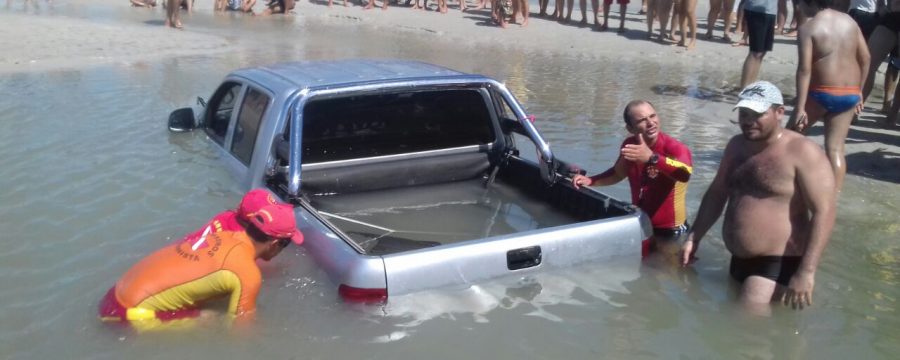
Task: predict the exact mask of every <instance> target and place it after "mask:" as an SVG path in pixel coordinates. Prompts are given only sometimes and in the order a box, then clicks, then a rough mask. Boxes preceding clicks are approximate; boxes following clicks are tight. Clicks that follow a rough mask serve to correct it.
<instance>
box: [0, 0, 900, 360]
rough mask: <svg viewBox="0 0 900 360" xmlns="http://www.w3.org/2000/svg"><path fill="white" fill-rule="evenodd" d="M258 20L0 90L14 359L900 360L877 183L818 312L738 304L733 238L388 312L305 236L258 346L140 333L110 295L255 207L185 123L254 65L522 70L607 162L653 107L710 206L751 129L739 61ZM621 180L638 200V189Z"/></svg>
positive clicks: (293, 251)
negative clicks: (517, 45)
mask: <svg viewBox="0 0 900 360" xmlns="http://www.w3.org/2000/svg"><path fill="white" fill-rule="evenodd" d="M34 2H37V1H32V3H34ZM43 4H44V3H41V6H44V5H43ZM7 6H9V2H7ZM16 6H18V5H13V9H14V10H13V11H15V8H16ZM27 6H29V7H30V6H33V4H30V5H27ZM26 9H28V8H26ZM84 9H85V8H83V7H72V8H71V9H70V7H66V10H65V11H67V12H69V13H74V14H75V16H98V17H101V18H102V17H104V16H106V18H105V19H106V21H113V20H111V19H112V18H115V17H114V16H119V14H118V13H116V14H115V15H111V14H110V12H121V13H122V14H123V15H122V16H123V17H125V18H128V17H146V16H147V15H146V14H144V13H140V14H138V13H135V12H130V11H125V10H121V9H120V10H103V11H98V12H96V13H94V12H91V11H85V10H84ZM89 14H99V15H89ZM104 14H105V15H104ZM248 18H249V17H233V18H232V17H213V16H202V15H197V16H195V17H194V18H193V19H191V20H192V22H191V24H192V25H196V27H195V28H196V29H197V31H209V32H215V33H222V34H224V35H225V36H227V37H229V38H231V39H233V41H235V42H240V43H241V44H242V46H240V47H238V48H239V49H240V50H238V51H234V52H229V53H222V54H212V55H203V56H191V57H182V58H177V59H165V60H159V61H141V62H137V63H134V64H131V65H123V66H105V67H98V68H94V69H87V70H80V71H54V72H49V73H42V74H41V73H34V74H10V75H6V76H4V77H2V78H0V87H2V88H4V89H14V91H10V92H8V93H7V94H5V96H4V97H2V98H0V125H2V126H3V128H4V131H2V132H0V153H2V154H4V156H2V157H0V172H2V176H0V188H2V189H3V191H2V192H0V201H2V205H3V206H0V231H2V233H3V238H2V239H3V240H2V242H3V245H4V246H3V247H0V281H2V284H4V285H3V287H0V299H3V300H4V301H3V303H2V304H0V349H3V352H2V354H3V357H9V358H35V359H40V358H87V357H89V358H111V359H120V358H128V357H138V358H147V357H159V356H165V357H171V358H187V357H190V358H199V359H204V358H208V359H215V358H222V357H225V358H250V357H254V358H256V357H262V356H267V357H273V358H288V357H298V356H300V357H307V358H359V357H365V358H371V357H376V358H424V357H427V358H451V357H452V358H511V357H517V358H518V357H525V358H674V357H684V358H734V357H754V358H755V357H760V358H843V357H856V358H893V357H894V356H893V355H894V354H896V353H897V352H898V351H900V345H898V343H897V342H896V335H895V331H896V329H897V328H900V320H898V316H897V311H896V309H897V299H898V298H900V290H898V287H897V279H898V276H900V266H898V260H897V259H898V256H900V255H898V252H900V248H898V246H897V245H896V244H895V243H894V242H895V241H896V238H897V236H896V234H897V232H898V228H897V225H896V224H895V221H894V220H895V219H896V214H897V208H896V205H895V204H896V197H897V195H896V188H895V185H894V184H889V185H886V184H885V183H881V182H875V181H873V180H872V179H868V178H865V177H852V178H848V181H847V184H845V188H844V193H843V194H842V197H841V207H840V209H841V210H840V211H841V214H840V219H839V224H838V226H837V227H836V230H835V234H834V237H833V240H832V243H831V244H830V245H829V249H828V251H826V253H825V257H824V258H823V260H822V265H821V268H820V271H819V275H818V279H817V280H818V281H817V284H818V286H817V294H816V296H817V298H816V301H817V305H816V306H814V307H813V308H811V309H807V310H804V311H803V312H800V313H798V312H793V311H791V310H788V309H783V308H780V307H776V308H774V309H773V310H774V315H773V316H772V317H770V318H756V317H749V318H748V317H744V316H742V315H741V312H740V311H739V310H738V309H734V308H733V307H732V304H733V299H732V298H731V295H730V292H729V291H730V290H729V286H730V285H729V284H730V282H729V280H728V277H727V274H726V272H727V268H726V267H727V261H728V255H727V252H726V251H725V249H724V248H723V247H722V245H721V240H720V239H719V238H718V231H719V230H718V229H713V230H712V231H711V232H710V235H709V236H708V237H709V238H708V240H707V241H706V244H705V245H704V247H703V248H702V249H701V253H700V254H699V256H700V258H701V261H700V262H699V263H698V264H697V266H695V267H694V270H695V272H683V271H680V270H678V269H675V268H672V267H670V266H667V265H666V264H654V263H649V264H643V265H642V264H640V263H638V262H636V261H631V260H629V259H621V261H622V262H613V263H591V264H583V265H581V266H578V267H575V268H572V269H548V271H546V272H542V273H538V274H535V275H533V276H528V277H511V278H505V279H498V280H496V281H491V282H487V283H482V284H475V285H472V286H470V287H466V288H462V289H440V290H433V291H426V292H423V293H419V294H411V295H404V296H398V297H394V298H392V299H391V301H390V302H389V303H388V304H387V305H385V306H383V307H378V306H375V307H372V306H364V307H354V306H351V305H348V304H343V303H341V302H340V300H339V299H338V298H337V295H336V291H335V285H334V284H333V283H332V282H331V281H330V280H329V279H328V278H327V276H326V275H325V274H324V273H322V272H321V271H319V270H318V267H317V266H316V265H315V263H314V262H313V261H311V259H309V258H308V257H307V256H306V254H305V252H304V251H303V249H302V248H300V249H297V248H289V249H288V250H285V252H284V254H282V255H281V256H280V257H279V258H277V259H275V261H273V263H270V264H265V265H264V268H263V270H264V272H265V273H266V276H267V277H266V281H265V282H264V284H263V289H262V291H261V294H260V299H259V303H260V311H259V314H258V319H257V322H256V323H255V324H254V326H253V328H252V330H250V331H249V334H248V335H246V336H245V337H244V336H243V335H241V336H235V335H234V334H233V332H231V331H230V330H229V329H227V328H226V327H218V326H212V327H209V328H203V329H202V330H201V331H193V332H186V333H177V334H149V335H142V336H140V337H135V336H134V335H133V334H132V333H129V332H123V331H117V330H115V329H108V328H104V327H102V326H101V325H100V324H99V323H98V322H97V321H96V319H95V318H94V307H95V306H96V302H97V301H98V299H99V298H100V296H101V295H102V294H103V293H104V292H105V291H106V290H107V289H108V288H109V286H110V285H111V282H112V281H114V280H115V279H116V278H117V277H118V276H119V275H120V274H121V272H122V271H124V270H125V269H127V268H128V267H129V266H130V265H131V264H133V263H134V262H135V261H137V260H138V259H140V258H141V257H142V256H143V255H145V254H147V253H149V252H151V251H152V250H154V249H156V248H158V247H160V246H162V244H165V243H167V242H169V241H172V240H173V239H175V238H178V237H180V235H181V234H184V233H186V232H188V231H190V230H192V229H193V227H194V226H196V224H198V223H201V222H203V221H205V220H207V219H208V218H209V217H210V216H212V215H213V214H214V213H216V212H217V211H219V210H221V209H225V208H229V207H233V206H234V204H236V202H237V201H238V199H239V196H240V192H239V189H237V185H236V182H235V181H234V180H233V179H231V178H229V175H228V174H227V173H226V171H225V169H223V168H222V167H221V164H219V162H218V155H217V153H216V152H215V151H214V149H213V148H212V147H211V146H210V145H209V142H208V141H206V139H205V135H203V134H202V133H189V134H178V135H170V134H168V133H167V131H166V129H165V119H166V117H167V116H168V113H169V112H170V111H171V110H173V109H174V108H178V107H183V106H188V105H191V104H192V103H193V102H194V101H195V100H194V99H195V97H196V96H203V97H207V96H208V95H209V94H210V93H211V92H212V90H213V89H214V88H215V87H216V85H217V83H218V82H219V81H220V79H221V77H222V76H224V74H226V73H227V72H228V71H230V70H232V69H234V68H236V67H243V66H253V65H257V64H264V63H271V62H276V61H287V60H297V59H324V58H346V57H368V58H380V57H396V58H410V59H418V60H423V61H427V62H432V63H437V64H440V65H444V66H447V67H450V68H455V69H459V70H462V71H471V72H477V73H482V74H485V75H488V76H492V77H495V78H497V79H500V80H502V81H505V82H506V84H507V85H508V86H509V87H510V89H511V90H512V91H513V92H514V93H515V94H516V96H517V97H519V99H520V100H523V101H525V106H526V109H527V111H528V112H529V113H531V114H535V115H536V116H537V122H536V124H537V126H538V128H540V129H541V130H542V132H543V134H544V135H545V137H546V139H547V140H548V141H550V143H551V144H552V146H553V149H554V151H555V153H556V154H557V155H558V156H560V157H562V158H565V159H566V160H569V161H571V162H573V163H575V164H578V165H580V166H582V167H584V168H586V169H588V170H589V172H599V171H602V170H603V169H606V168H607V167H608V166H610V165H611V164H612V161H613V159H614V158H615V156H616V154H617V152H618V149H617V148H618V145H619V144H620V143H621V141H622V139H623V137H624V136H626V133H625V131H624V127H623V123H622V119H621V111H622V108H623V107H624V105H625V103H627V102H628V101H629V100H631V99H634V98H647V99H649V100H651V101H653V102H654V103H655V104H656V105H657V108H658V109H657V110H658V111H659V112H660V115H661V117H662V119H663V121H664V122H663V129H664V130H665V131H667V132H669V133H671V134H673V135H675V136H676V137H678V138H679V139H681V140H682V141H683V142H685V143H686V144H688V145H689V146H690V147H691V148H692V150H693V152H694V161H695V175H694V177H693V178H692V181H691V188H690V190H689V192H688V208H689V209H696V208H697V206H698V205H699V199H700V196H701V195H702V192H703V191H704V190H705V189H706V186H707V185H708V184H709V182H710V181H711V179H712V176H713V175H714V173H715V170H716V167H717V165H718V159H719V158H720V156H721V149H722V148H723V147H724V144H725V142H726V141H727V139H728V138H729V137H731V136H732V135H734V134H736V133H737V132H738V129H737V128H736V127H735V126H733V125H731V124H730V123H728V122H727V119H730V118H733V117H734V114H733V113H732V112H731V106H730V104H729V101H730V99H731V98H730V96H731V95H730V92H729V90H728V89H729V86H730V85H729V84H732V83H733V82H734V77H735V76H736V75H735V74H733V73H730V72H729V73H717V72H715V71H712V72H707V71H706V70H704V72H703V73H702V75H701V72H700V70H698V69H697V68H690V67H686V66H682V65H671V66H661V65H659V64H656V63H653V62H649V61H641V60H638V61H628V62H624V61H617V60H610V59H598V58H587V57H585V58H582V57H577V56H568V55H567V56H563V55H547V54H544V53H541V52H529V51H517V50H515V49H504V51H494V50H495V49H493V48H490V47H480V46H474V45H464V46H449V45H447V44H446V43H443V42H441V41H439V39H435V38H434V37H430V36H427V35H397V34H392V33H385V32H378V33H375V34H374V35H373V33H372V32H368V31H363V32H360V31H355V29H350V28H334V27H328V26H327V25H325V24H321V23H317V22H316V21H314V20H313V21H310V22H309V23H307V24H301V25H302V28H301V29H302V32H303V33H309V34H316V36H301V37H296V38H294V39H292V40H291V41H290V42H287V43H284V42H277V41H276V40H273V39H280V36H281V35H283V34H284V33H285V32H286V31H296V29H295V28H294V26H296V25H298V24H292V23H288V22H269V23H267V22H250V21H251V20H249V19H248ZM204 27H208V28H207V29H204ZM247 28H252V29H253V31H241V29H243V30H246V29H247ZM275 45H278V46H275ZM472 54H479V56H472ZM782 82H784V83H788V80H782ZM888 140H889V139H884V141H888ZM520 143H521V142H520ZM851 160H852V159H848V161H849V163H850V164H851V166H852V164H853V161H851ZM602 190H603V191H604V192H608V193H610V194H612V195H613V196H616V197H618V198H622V199H627V198H628V189H627V185H626V184H620V185H617V186H613V187H610V188H604V189H602ZM689 216H690V217H693V214H691V215H689ZM461 344H465V345H461ZM299 354H302V355H299Z"/></svg>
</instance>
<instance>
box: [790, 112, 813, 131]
mask: <svg viewBox="0 0 900 360" xmlns="http://www.w3.org/2000/svg"><path fill="white" fill-rule="evenodd" d="M791 125H792V129H791V130H794V131H796V132H798V133H801V134H802V133H803V132H804V131H806V127H807V126H809V117H808V116H806V110H803V109H797V110H795V113H794V122H793V123H791Z"/></svg>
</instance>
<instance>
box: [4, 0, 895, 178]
mask: <svg viewBox="0 0 900 360" xmlns="http://www.w3.org/2000/svg"><path fill="white" fill-rule="evenodd" d="M324 4H325V2H306V1H303V2H299V3H298V4H297V9H296V13H295V14H294V15H292V16H282V15H275V16H272V17H262V16H256V17H251V16H248V15H244V14H236V13H230V12H229V13H225V14H214V12H213V11H212V2H205V1H204V2H198V3H197V4H195V10H194V13H193V14H190V15H188V14H186V13H184V14H183V22H184V24H185V26H186V29H185V30H183V31H179V30H175V29H169V28H166V27H164V26H163V18H164V15H165V12H164V10H163V9H162V7H161V6H160V7H157V8H156V9H141V8H131V7H129V6H128V4H127V2H125V1H124V0H100V1H87V0H71V1H69V2H66V3H60V2H56V3H49V2H45V1H43V0H30V1H29V2H28V3H21V2H18V1H14V0H8V1H7V3H6V11H0V23H2V24H3V26H0V49H7V50H13V49H15V50H13V51H3V52H2V53H0V74H3V73H15V72H33V71H46V70H52V69H68V68H82V67H90V66H97V65H103V64H124V65H132V64H134V63H139V62H142V61H149V60H153V59H158V58H165V57H177V56H189V55H195V54H208V53H216V52H225V51H229V50H234V49H235V48H237V47H242V46H248V45H249V44H247V41H243V40H242V39H241V38H239V37H237V38H236V37H234V36H227V35H217V34H214V33H209V32H208V30H207V31H206V32H204V29H203V28H202V27H201V26H199V25H197V24H198V23H208V22H211V21H212V22H214V21H215V20H216V19H220V18H223V17H231V18H234V17H244V19H241V20H244V22H243V23H241V24H242V25H244V26H248V27H252V26H256V25H258V24H255V23H256V22H258V23H260V24H262V23H265V22H277V23H288V25H294V26H295V27H288V28H291V29H293V28H296V29H298V31H297V36H304V35H306V34H305V33H303V28H304V25H306V24H311V23H316V24H317V25H320V26H325V27H334V28H336V29H342V30H347V31H367V32H375V33H379V32H381V33H394V34H400V35H407V34H408V35H409V36H417V37H420V38H421V37H424V38H425V39H426V40H427V41H430V42H432V41H433V42H434V44H435V46H436V47H442V46H447V47H473V48H474V47H475V46H479V48H480V49H484V48H485V47H487V48H491V49H496V50H497V51H509V50H513V49H516V50H529V51H538V52H542V53H549V54H560V55H565V56H573V57H579V58H584V59H585V61H594V62H596V63H597V66H603V65H604V63H605V62H606V61H608V60H610V59H615V60H617V63H621V62H620V61H622V60H625V62H627V61H628V60H637V59H640V60H645V61H646V60H649V61H655V62H658V63H660V64H666V65H672V64H684V65H693V66H696V65H697V64H702V66H703V67H704V68H709V69H712V70H719V71H733V72H734V73H735V74H736V76H739V74H740V69H741V65H742V63H743V60H744V58H745V57H746V55H747V48H746V47H733V46H731V45H730V44H727V43H725V42H723V41H722V40H721V37H720V36H721V28H717V29H716V35H717V40H716V41H706V40H702V39H699V38H698V40H697V46H696V48H694V49H692V50H690V51H688V50H686V49H685V48H682V47H678V46H675V45H674V44H671V43H666V44H661V43H658V42H654V41H648V40H647V39H646V32H645V29H646V25H645V24H644V22H643V18H644V16H643V15H637V13H636V10H637V9H638V6H637V5H635V4H632V5H631V6H629V12H628V14H627V17H626V25H625V26H626V28H627V31H626V32H625V33H623V34H617V33H616V32H615V31H613V30H609V31H605V32H598V31H594V30H593V29H592V27H591V26H587V27H583V26H579V25H578V22H579V20H580V19H581V15H580V11H579V10H580V9H579V8H578V7H577V6H576V9H575V11H574V12H573V21H572V23H570V24H565V25H564V24H560V23H557V22H555V21H551V20H549V19H545V18H540V17H537V16H534V15H535V14H536V12H537V11H538V8H537V6H534V5H532V6H531V13H532V17H531V19H530V21H529V23H528V25H527V26H525V27H522V26H520V25H518V24H510V25H509V26H508V28H506V29H501V28H499V27H497V26H494V24H493V23H492V22H491V20H490V17H489V16H490V14H489V12H488V11H486V10H477V11H472V10H469V11H467V12H465V13H461V12H460V11H459V10H457V9H456V8H455V6H452V7H451V9H450V11H449V13H447V14H441V13H439V12H436V11H431V10H426V11H423V10H413V9H410V8H408V7H402V6H391V7H390V8H389V9H388V10H387V11H383V10H381V9H378V8H376V9H372V10H364V9H363V8H362V7H361V6H358V5H356V4H351V5H350V6H349V7H344V6H342V5H343V4H342V3H339V4H337V5H336V6H334V7H332V8H328V7H327V6H325V5H324ZM378 4H380V3H378ZM378 4H376V5H378ZM70 5H75V6H88V5H89V6H91V7H94V9H113V10H112V11H118V12H121V13H122V14H124V16H122V17H123V19H122V21H121V22H117V23H108V22H109V19H106V20H105V21H101V20H92V19H91V18H90V17H89V16H88V15H84V16H83V18H73V17H63V16H53V15H52V13H53V12H52V11H49V10H48V8H52V7H60V6H70ZM698 5H699V6H698V8H697V14H698V19H699V20H698V26H699V30H698V32H699V37H700V38H702V37H703V35H704V34H705V31H706V30H705V29H706V27H705V26H706V25H705V23H706V21H705V18H706V12H707V10H708V4H706V3H701V4H698ZM470 6H471V5H470ZM91 7H88V9H91ZM262 8H263V7H262V3H258V4H257V5H256V6H255V7H254V9H255V10H256V12H257V13H259V12H261V10H262ZM432 8H433V5H432ZM551 8H552V5H551ZM35 13H37V14H40V15H47V16H37V15H34V14H35ZM48 14H49V15H48ZM601 16H602V14H601ZM616 16H617V13H616V12H615V11H613V12H612V13H611V14H610V23H611V24H612V25H613V26H616V25H617V24H618V19H617V18H616ZM588 17H589V18H590V17H591V12H590V10H589V11H588ZM192 23H193V24H194V25H192ZM286 37H287V35H286ZM285 41H288V40H285ZM796 58H797V55H796V46H795V45H794V39H793V38H788V37H783V36H777V37H776V39H775V46H774V49H773V51H772V52H771V53H769V54H767V55H766V57H765V59H764V63H763V66H762V69H761V77H762V78H763V79H767V80H772V81H773V82H776V83H780V85H781V86H782V91H783V92H784V93H785V97H786V99H792V98H793V94H794V89H793V86H790V88H788V87H787V86H785V83H788V84H790V85H792V81H789V80H788V81H785V80H784V79H792V78H793V73H794V71H795V69H796ZM882 68H883V65H882ZM501 80H502V79H501ZM598 81H599V82H602V79H598ZM881 84H883V80H882V77H881V73H879V77H878V79H877V80H876V87H875V89H874V91H873V95H872V97H871V98H870V99H869V102H868V104H867V108H866V109H867V111H866V112H865V113H864V114H862V116H861V120H860V121H859V123H858V124H856V125H854V126H853V127H852V129H851V130H850V134H849V136H848V141H847V145H846V146H847V154H848V164H849V165H848V166H849V171H848V173H849V174H851V176H852V175H853V174H865V175H866V176H867V177H870V178H873V179H876V180H882V181H888V182H891V183H900V170H898V169H900V131H897V130H884V129H881V128H879V127H878V126H877V125H876V121H877V120H879V119H881V118H882V115H880V114H878V113H877V112H874V111H876V110H877V109H880V107H881V101H882V99H881V94H882V91H883V90H882V85H881ZM685 85H687V84H685ZM735 87H736V84H722V87H721V88H720V89H713V90H714V91H716V92H720V94H721V93H723V92H724V93H728V92H729V91H730V92H732V93H733V91H734V88H735ZM675 91H679V90H678V89H675ZM726 95H727V94H726ZM732 95H733V94H732ZM710 110H712V111H715V112H717V114H715V116H716V117H721V118H723V119H727V118H731V117H733V116H734V115H733V114H732V113H730V111H729V109H728V108H727V107H724V106H723V107H716V108H714V109H710ZM822 130H823V129H822V127H821V123H820V124H818V125H817V127H815V128H813V129H811V130H810V134H809V135H810V136H811V137H812V138H813V139H814V140H816V141H817V142H819V143H820V144H821V143H822V140H823V139H822V137H823V136H822V134H823V131H822Z"/></svg>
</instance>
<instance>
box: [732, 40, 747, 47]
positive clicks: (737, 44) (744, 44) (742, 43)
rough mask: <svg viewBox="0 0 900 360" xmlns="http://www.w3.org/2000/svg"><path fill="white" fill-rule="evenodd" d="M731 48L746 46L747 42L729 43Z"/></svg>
mask: <svg viewBox="0 0 900 360" xmlns="http://www.w3.org/2000/svg"><path fill="white" fill-rule="evenodd" d="M731 46H734V47H739V46H747V41H746V40H740V41H735V42H733V43H731Z"/></svg>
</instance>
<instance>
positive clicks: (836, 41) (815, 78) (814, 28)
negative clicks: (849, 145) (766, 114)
mask: <svg viewBox="0 0 900 360" xmlns="http://www.w3.org/2000/svg"><path fill="white" fill-rule="evenodd" d="M799 1H800V4H799V7H800V11H803V12H804V15H806V17H807V21H806V22H805V23H804V24H803V26H801V27H800V30H799V36H798V40H799V43H800V44H799V46H797V49H798V54H799V55H798V59H799V62H798V64H797V105H796V107H795V109H794V113H793V114H792V115H791V118H790V120H789V121H788V125H787V128H788V129H791V130H795V131H797V132H800V133H804V132H805V131H806V130H807V129H809V128H810V127H811V126H812V125H813V124H815V123H816V121H818V120H819V119H822V121H823V122H824V123H825V153H826V154H827V155H828V160H829V161H830V162H831V166H832V168H833V170H834V179H835V186H836V188H837V190H838V191H840V190H841V187H842V185H843V183H844V174H845V173H846V172H847V164H846V163H845V162H846V160H845V158H844V141H845V140H846V138H847V132H848V130H849V129H850V122H851V121H852V120H853V116H854V114H856V113H859V112H860V111H862V89H861V87H862V82H863V80H864V79H865V77H866V75H868V73H869V49H868V47H867V46H866V39H865V38H864V37H863V33H862V31H860V28H859V26H858V25H857V24H856V22H855V21H854V20H853V18H851V17H850V16H849V15H847V14H845V13H842V12H839V11H836V10H832V9H830V8H829V7H831V5H832V4H831V2H832V0H799ZM809 100H812V101H809Z"/></svg>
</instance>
